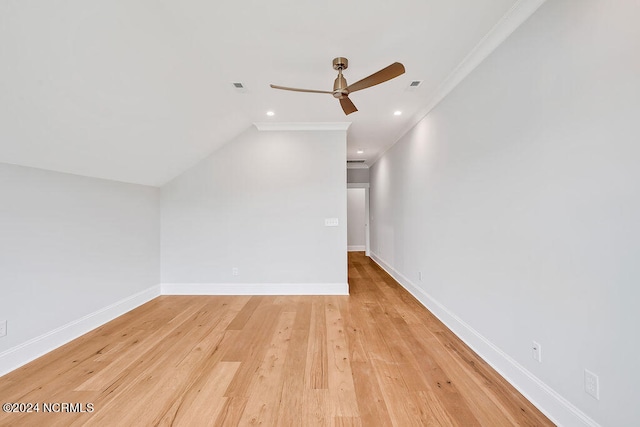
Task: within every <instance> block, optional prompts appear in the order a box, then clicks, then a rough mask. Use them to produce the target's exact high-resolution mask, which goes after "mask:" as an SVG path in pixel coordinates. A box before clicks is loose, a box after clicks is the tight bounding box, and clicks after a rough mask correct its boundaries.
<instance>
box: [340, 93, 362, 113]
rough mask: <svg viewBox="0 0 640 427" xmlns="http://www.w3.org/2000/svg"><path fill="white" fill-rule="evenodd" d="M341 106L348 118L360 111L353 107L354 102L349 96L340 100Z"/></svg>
mask: <svg viewBox="0 0 640 427" xmlns="http://www.w3.org/2000/svg"><path fill="white" fill-rule="evenodd" d="M340 105H341V106H342V111H344V113H345V114H346V115H347V116H348V115H349V114H351V113H355V112H356V111H358V109H357V108H356V106H355V105H353V102H351V100H350V99H349V98H348V97H347V96H345V97H344V98H340Z"/></svg>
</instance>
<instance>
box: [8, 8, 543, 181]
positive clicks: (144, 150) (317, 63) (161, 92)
mask: <svg viewBox="0 0 640 427" xmlns="http://www.w3.org/2000/svg"><path fill="white" fill-rule="evenodd" d="M527 1H529V0H527ZM524 2H525V0H520V1H516V0H414V1H409V0H396V1H393V2H392V1H388V0H382V1H381V0H341V1H338V0H272V1H262V0H253V1H249V0H236V1H233V2H232V1H215V0H213V1H212V0H137V1H134V0H91V1H90V0H67V1H50V0H31V1H28V0H22V1H17V0H15V1H11V0H3V1H1V2H0V162H5V163H14V164H19V165H25V166H33V167H38V168H43V169H50V170H56V171H62V172H68V173H74V174H80V175H87V176H95V177H100V178H106V179H113V180H118V181H125V182H133V183H140V184H147V185H156V186H158V185H162V184H163V183H165V182H167V181H168V180H170V179H172V178H173V177H175V176H176V175H178V174H179V173H181V172H182V171H184V170H185V169H187V168H188V167H190V166H192V165H193V164H194V163H196V162H197V161H199V160H200V159H202V158H204V157H205V156H207V155H208V154H209V153H211V152H212V151H213V150H215V149H216V148H218V147H220V146H221V145H222V144H224V143H226V142H228V141H230V140H231V139H232V138H233V137H234V136H236V135H238V134H239V133H241V132H242V131H244V130H245V129H247V128H248V127H250V126H251V124H252V123H253V122H268V121H273V122H342V121H348V122H352V125H351V127H350V129H349V131H348V157H349V158H365V159H367V160H368V162H371V161H373V160H375V159H376V157H377V156H379V155H380V153H381V152H383V151H384V150H385V149H386V148H387V147H388V146H390V145H391V144H393V143H394V142H395V141H396V140H397V139H398V138H399V137H400V136H401V135H402V134H403V133H405V132H406V131H407V130H408V129H409V128H410V127H411V126H412V125H413V124H414V123H415V122H416V121H417V120H418V119H419V118H420V117H421V116H422V115H424V113H425V111H427V109H428V108H429V106H430V105H432V104H433V103H434V100H437V98H438V96H441V95H442V90H443V87H447V85H448V86H451V81H453V80H455V78H453V79H452V76H454V77H455V73H456V67H458V71H460V69H461V68H464V67H459V65H460V64H461V63H462V64H463V65H464V62H463V60H464V59H465V57H467V56H468V55H469V54H470V53H471V52H472V51H473V50H474V48H476V46H478V45H479V43H480V42H481V41H483V38H484V41H485V42H486V40H487V38H486V37H485V36H487V34H491V33H492V29H493V33H495V32H496V28H499V26H500V25H503V24H504V22H505V21H508V19H507V18H508V16H509V15H510V14H513V13H514V10H517V9H518V8H520V9H522V7H521V5H522V3H524ZM529 2H530V1H529ZM534 2H535V1H534ZM537 2H538V3H540V2H541V1H540V0H537ZM530 12H532V11H530ZM505 16H506V18H505ZM502 18H504V19H502ZM501 19H502V21H501ZM497 24H499V25H497ZM476 51H478V49H477V48H476ZM486 53H487V52H485V56H486ZM336 56H344V57H347V58H348V59H349V69H348V70H346V71H345V76H346V78H347V81H348V82H350V83H353V82H355V81H357V80H359V79H361V78H363V77H365V76H367V75H369V74H371V73H373V72H375V71H377V70H379V69H380V68H383V67H385V66H387V65H389V64H391V63H392V62H394V61H399V62H402V63H403V64H404V65H405V67H406V70H407V72H406V74H404V75H402V76H400V77H398V78H396V79H394V80H391V81H389V82H387V83H384V84H382V85H379V86H375V87H373V88H370V89H367V90H364V91H361V92H357V93H354V94H352V95H351V99H352V101H353V102H354V103H355V104H356V106H357V107H358V109H359V110H360V111H358V112H356V113H354V114H351V115H350V116H345V115H344V113H343V112H342V110H341V108H340V106H339V104H338V101H337V100H335V99H333V98H332V97H331V95H325V94H306V93H295V92H286V91H277V90H274V89H271V88H269V83H274V84H279V85H284V86H295V87H302V88H310V89H321V90H331V88H332V84H333V79H334V78H335V76H336V72H335V71H334V70H333V69H332V67H331V61H332V59H333V58H334V57H336ZM467 59H468V58H467ZM467 68H468V67H467ZM447 79H448V80H447ZM412 80H423V83H422V85H421V86H420V87H419V88H418V90H416V91H408V90H407V87H408V85H409V83H410V82H411V81H412ZM232 82H242V83H244V85H245V86H246V88H247V89H246V91H245V92H238V91H236V90H235V89H234V88H233V86H232V84H231V83H232ZM267 110H273V111H274V112H275V113H276V114H275V116H273V117H267V116H266V115H265V113H266V111H267ZM395 110H402V111H403V114H402V116H399V117H397V116H394V115H393V112H394V111H395ZM357 149H363V150H365V153H364V154H363V155H358V154H356V150H357Z"/></svg>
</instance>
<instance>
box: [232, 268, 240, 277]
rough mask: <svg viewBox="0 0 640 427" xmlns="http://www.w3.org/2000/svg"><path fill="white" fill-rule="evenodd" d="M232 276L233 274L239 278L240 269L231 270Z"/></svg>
mask: <svg viewBox="0 0 640 427" xmlns="http://www.w3.org/2000/svg"><path fill="white" fill-rule="evenodd" d="M231 274H233V275H234V276H237V275H238V274H239V272H238V267H233V268H232V269H231Z"/></svg>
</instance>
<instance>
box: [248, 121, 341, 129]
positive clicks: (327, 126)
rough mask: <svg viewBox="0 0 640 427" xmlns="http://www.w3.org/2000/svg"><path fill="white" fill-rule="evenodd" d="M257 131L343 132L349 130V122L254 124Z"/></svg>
mask: <svg viewBox="0 0 640 427" xmlns="http://www.w3.org/2000/svg"><path fill="white" fill-rule="evenodd" d="M253 125H254V126H255V127H256V128H257V129H258V130H259V131H278V130H288V131H296V130H307V131H308V130H344V131H346V130H347V129H349V126H350V125H351V122H291V123H270V122H256V123H254V124H253Z"/></svg>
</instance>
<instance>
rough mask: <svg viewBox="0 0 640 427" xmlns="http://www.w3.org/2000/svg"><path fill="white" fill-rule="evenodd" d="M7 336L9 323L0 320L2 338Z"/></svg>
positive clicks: (0, 335)
mask: <svg viewBox="0 0 640 427" xmlns="http://www.w3.org/2000/svg"><path fill="white" fill-rule="evenodd" d="M6 335H7V321H6V320H0V337H4V336H6Z"/></svg>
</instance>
